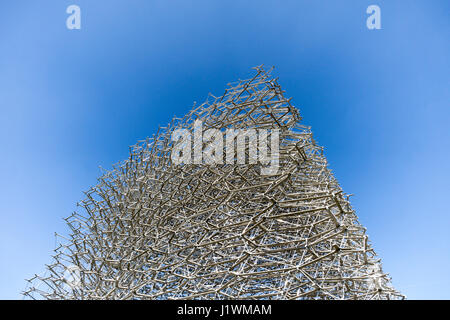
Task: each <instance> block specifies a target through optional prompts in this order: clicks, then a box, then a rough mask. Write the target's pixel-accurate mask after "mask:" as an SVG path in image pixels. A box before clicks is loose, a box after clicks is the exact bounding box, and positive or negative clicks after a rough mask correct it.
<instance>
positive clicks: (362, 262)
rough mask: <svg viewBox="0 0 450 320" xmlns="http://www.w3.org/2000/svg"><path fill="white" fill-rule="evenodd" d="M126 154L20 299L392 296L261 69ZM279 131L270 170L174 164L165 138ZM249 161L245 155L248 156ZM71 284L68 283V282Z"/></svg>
mask: <svg viewBox="0 0 450 320" xmlns="http://www.w3.org/2000/svg"><path fill="white" fill-rule="evenodd" d="M255 69H256V75H255V76H254V77H253V78H251V79H249V80H240V81H239V82H238V83H234V84H231V85H229V88H228V89H227V90H226V91H225V93H224V94H223V95H222V96H221V97H218V98H216V97H214V96H212V95H211V96H210V97H209V98H208V100H207V101H206V102H205V103H204V104H202V105H201V106H199V107H194V109H193V110H192V111H191V112H190V113H189V114H188V115H187V116H185V117H184V118H175V119H174V120H173V121H172V123H171V124H170V125H169V126H168V127H166V128H160V130H158V133H157V134H156V135H155V136H154V137H153V139H147V140H145V141H140V142H139V143H138V144H137V145H135V146H133V147H132V148H130V156H129V159H128V160H127V161H125V162H124V163H122V164H119V165H117V166H114V169H113V170H112V171H110V172H107V173H106V174H104V175H103V176H102V177H101V178H99V184H98V185H97V186H95V187H93V188H92V189H90V190H89V191H88V192H87V193H86V197H87V198H86V200H83V201H81V203H80V204H79V205H80V206H81V207H82V208H83V212H84V213H83V214H81V213H77V212H76V213H73V214H72V215H71V216H70V217H68V218H67V219H66V220H67V224H68V226H69V227H70V229H71V234H70V237H69V238H66V239H65V240H64V241H62V244H60V245H59V247H58V248H57V249H56V250H55V252H56V254H55V255H54V256H53V263H52V264H50V265H48V266H47V270H46V272H45V273H44V274H42V275H36V276H35V277H34V278H32V279H31V280H28V281H29V282H30V284H29V285H28V286H27V289H26V290H25V292H24V295H25V296H27V297H31V298H46V299H402V298H404V297H403V295H401V294H400V293H399V292H397V291H396V290H395V289H394V288H393V287H392V285H391V284H390V278H389V277H388V275H387V274H385V273H383V271H382V269H381V262H380V260H379V259H378V258H377V257H376V254H375V252H374V250H373V249H372V247H371V245H370V243H369V240H368V237H367V235H366V229H365V228H364V227H363V226H361V225H360V224H359V223H358V218H357V216H356V214H355V212H354V211H353V210H352V208H351V205H350V203H349V200H348V196H346V195H345V194H344V193H343V191H342V190H341V188H340V186H339V184H338V182H337V181H336V179H335V178H334V177H333V175H332V173H331V171H330V170H329V169H328V167H327V161H326V159H325V157H324V156H323V152H322V148H321V147H319V146H317V145H316V143H315V142H314V140H313V138H312V135H311V132H310V129H309V128H308V127H306V126H304V125H301V124H299V121H300V119H301V118H300V116H299V113H298V111H297V109H296V108H295V107H293V106H292V105H291V103H290V99H287V98H285V97H284V92H283V91H282V90H281V87H280V86H279V85H278V83H277V80H276V79H274V78H272V76H271V70H270V71H265V70H264V69H263V68H262V67H257V68H255ZM195 120H202V122H203V130H206V129H208V128H216V129H220V130H225V129H227V128H230V127H233V128H237V129H239V128H242V129H245V128H249V127H251V128H257V129H267V130H269V132H270V130H275V129H279V150H280V158H279V170H278V172H277V173H275V174H272V175H261V167H262V164H261V163H256V164H254V163H253V164H244V165H242V164H229V163H223V164H214V165H206V164H182V165H174V163H172V161H171V156H170V154H171V150H172V147H173V145H174V142H173V141H172V140H171V133H172V132H173V131H174V129H177V128H191V129H192V127H193V125H194V121H195ZM247 156H248V155H247ZM75 278H76V281H74V279H75Z"/></svg>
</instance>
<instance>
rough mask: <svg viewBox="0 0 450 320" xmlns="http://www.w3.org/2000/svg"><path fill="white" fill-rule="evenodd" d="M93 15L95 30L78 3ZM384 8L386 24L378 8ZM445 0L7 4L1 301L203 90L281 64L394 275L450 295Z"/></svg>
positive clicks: (0, 172)
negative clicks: (376, 18)
mask: <svg viewBox="0 0 450 320" xmlns="http://www.w3.org/2000/svg"><path fill="white" fill-rule="evenodd" d="M71 4H76V5H78V6H80V8H81V19H82V22H81V30H68V29H67V28H66V18H67V17H68V14H66V8H67V7H68V6H69V5H71ZM371 4H377V5H379V6H380V8H381V24H382V29H381V30H368V29H367V28H366V18H367V17H368V15H367V14H366V8H367V7H368V6H369V5H371ZM449 11H450V3H449V2H448V1H438V0H435V1H425V0H423V1H401V0H396V1H379V0H377V1H375V0H370V1H365V0H354V1H334V0H327V1H325V0H324V1H299V0H296V1H287V0H284V1H275V0H273V1H266V0H258V1H256V0H255V1H249V0H240V1H237V0H229V1H218V0H216V1H212V0H208V1H206V0H205V1H203V0H195V1H188V0H182V1H181V0H180V1H170V0H164V1H162V0H159V1H156V0H146V1H144V0H141V1H137V0H134V1H131V0H130V1H125V0H121V1H116V0H108V1H106V0H104V1H100V0H96V1H87V0H70V1H65V0H64V1H63V0H58V1H56V0H53V1H50V0H41V1H23V0H15V1H2V2H1V4H0V148H1V151H0V152H1V157H0V218H1V219H0V221H1V223H0V299H17V298H21V296H20V291H21V290H23V289H24V287H25V281H24V279H25V278H30V277H31V276H32V275H33V274H34V273H39V272H41V271H42V270H43V268H44V264H45V263H49V262H50V254H51V252H52V250H53V249H54V248H55V237H54V232H55V231H57V232H58V233H62V234H64V233H66V232H67V228H66V226H65V224H64V221H63V218H64V217H67V216H68V215H69V214H70V213H71V212H72V211H74V210H76V203H77V202H78V201H79V200H81V199H83V198H84V197H83V191H86V190H87V189H89V187H90V186H91V185H93V184H95V183H96V179H97V177H98V176H99V175H100V173H101V172H100V170H99V168H98V167H99V166H102V167H104V168H110V167H111V165H112V164H114V163H117V162H119V161H121V160H124V159H126V158H127V153H128V146H129V145H132V144H134V143H135V142H136V141H137V140H140V139H143V138H145V137H147V136H150V135H152V134H153V133H155V131H156V129H157V127H158V125H165V124H167V123H168V122H169V121H170V120H171V118H172V117H173V116H175V115H177V116H181V115H184V114H185V113H186V112H187V111H188V110H189V109H190V108H191V106H192V105H193V102H194V101H197V102H203V101H204V100H205V99H206V97H207V94H208V93H209V92H211V93H213V94H215V95H219V94H221V93H223V91H224V88H225V85H226V84H227V83H229V82H232V81H235V80H237V79H238V78H241V79H244V78H247V77H249V76H250V75H251V74H252V70H251V67H254V66H256V65H260V64H265V65H267V66H272V65H274V66H275V67H276V69H275V71H274V74H275V75H276V76H278V77H279V82H280V84H281V85H282V87H283V88H284V90H286V95H287V96H289V97H292V98H293V100H292V102H293V104H294V105H295V106H296V107H298V108H299V109H300V113H301V115H302V116H303V123H305V124H307V125H310V126H312V130H313V132H314V136H315V138H316V140H317V142H318V143H319V144H320V145H323V146H324V147H325V155H326V156H327V158H328V160H329V163H330V166H331V168H332V169H333V171H334V173H335V175H336V177H337V179H338V180H339V181H340V183H341V186H342V187H343V189H344V191H345V192H346V193H353V194H355V195H354V196H353V197H352V203H353V206H354V208H355V209H356V212H357V214H358V215H359V217H360V221H361V223H362V224H363V225H364V226H366V227H367V229H368V234H369V236H370V239H371V241H372V243H373V245H374V248H375V250H376V251H377V253H378V254H379V256H380V257H381V258H382V259H383V264H384V270H385V271H387V272H388V273H390V275H391V276H392V278H393V284H394V285H395V287H396V288H397V289H399V290H400V291H401V292H402V293H404V294H406V295H407V296H408V297H409V298H412V299H444V298H445V299H450V293H449V290H448V288H449V287H450V277H449V275H448V270H449V269H450V231H449V230H450V214H449V209H448V208H449V199H450V198H449V191H450V190H449V181H450V130H449V120H450V104H449V101H450V91H449V88H450V78H449V75H450V62H449V57H450V42H449V39H450V25H449V24H450V19H448V17H449Z"/></svg>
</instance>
